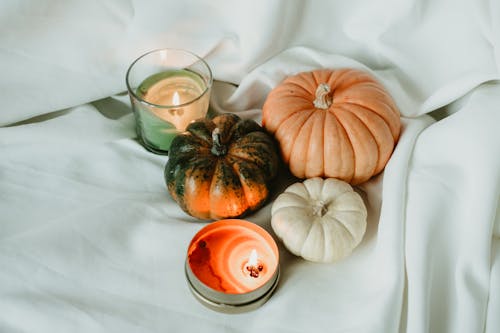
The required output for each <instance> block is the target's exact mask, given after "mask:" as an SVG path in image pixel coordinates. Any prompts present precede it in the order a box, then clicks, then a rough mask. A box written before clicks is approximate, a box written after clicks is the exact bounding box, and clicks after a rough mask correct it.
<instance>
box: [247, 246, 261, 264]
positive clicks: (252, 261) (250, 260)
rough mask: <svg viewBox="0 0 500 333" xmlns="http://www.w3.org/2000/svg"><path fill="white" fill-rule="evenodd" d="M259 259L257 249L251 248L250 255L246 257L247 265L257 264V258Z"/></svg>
mask: <svg viewBox="0 0 500 333" xmlns="http://www.w3.org/2000/svg"><path fill="white" fill-rule="evenodd" d="M258 259H259V257H258V255H257V250H256V249H253V250H252V252H250V257H249V258H248V262H247V266H257V260H258Z"/></svg>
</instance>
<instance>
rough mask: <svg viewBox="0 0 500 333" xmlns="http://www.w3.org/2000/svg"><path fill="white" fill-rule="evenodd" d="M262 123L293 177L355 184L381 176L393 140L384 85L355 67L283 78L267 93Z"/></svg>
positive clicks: (393, 109)
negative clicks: (277, 143)
mask: <svg viewBox="0 0 500 333" xmlns="http://www.w3.org/2000/svg"><path fill="white" fill-rule="evenodd" d="M262 125H263V126H264V127H265V128H266V129H267V130H268V131H269V132H270V133H272V134H273V135H274V136H275V137H276V139H277V141H278V142H279V145H280V150H281V155H282V158H283V160H284V161H285V163H287V164H288V165H289V168H290V171H291V172H292V174H294V175H295V176H297V177H299V178H312V177H325V178H330V177H333V178H338V179H341V180H344V181H346V182H349V183H351V184H359V183H362V182H364V181H366V180H368V179H369V178H370V177H372V176H373V175H376V174H378V173H379V172H381V171H382V170H383V169H384V167H385V165H386V163H387V161H388V160H389V157H390V156H391V154H392V151H393V149H394V146H395V144H396V142H397V140H398V137H399V133H400V128H401V123H400V115H399V111H398V108H397V106H396V104H395V102H394V101H393V99H392V98H391V96H390V95H389V93H388V92H387V91H386V90H385V89H384V87H383V86H382V85H381V84H380V83H379V82H378V81H377V80H376V79H375V78H374V77H373V76H371V75H370V74H368V73H367V72H365V71H361V70H357V69H338V70H330V69H320V70H315V71H311V72H303V73H299V74H297V75H294V76H290V77H288V78H287V79H285V80H284V81H283V82H282V83H281V84H279V85H278V86H276V87H275V88H274V89H273V90H272V91H271V92H270V93H269V95H268V97H267V99H266V101H265V103H264V106H263V109H262Z"/></svg>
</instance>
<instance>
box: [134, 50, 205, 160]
mask: <svg viewBox="0 0 500 333" xmlns="http://www.w3.org/2000/svg"><path fill="white" fill-rule="evenodd" d="M126 83H127V89H128V92H129V95H130V101H131V105H132V108H133V110H134V114H135V117H136V125H137V126H136V131H137V134H138V137H139V139H140V141H141V142H142V144H143V145H144V146H145V147H146V148H147V149H148V150H150V151H152V152H155V153H158V154H167V153H168V150H169V148H170V145H171V143H172V140H173V138H174V137H175V136H176V135H178V134H179V133H181V132H183V131H185V129H186V127H187V126H188V125H189V124H190V123H191V122H192V121H194V120H197V119H199V118H203V117H205V116H206V114H207V112H208V106H209V99H210V90H211V85H212V72H211V70H210V67H209V66H208V64H207V63H206V62H205V61H204V60H203V59H201V58H199V57H198V56H196V55H195V54H192V53H190V52H188V51H185V50H176V49H162V50H155V51H151V52H148V53H146V54H144V55H142V56H141V57H139V58H138V59H136V60H135V61H134V62H133V63H132V65H131V66H130V68H129V70H128V71H127V75H126Z"/></svg>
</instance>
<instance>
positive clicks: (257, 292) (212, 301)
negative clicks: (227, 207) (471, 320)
mask: <svg viewBox="0 0 500 333" xmlns="http://www.w3.org/2000/svg"><path fill="white" fill-rule="evenodd" d="M278 263H279V253H278V247H277V246H276V243H275V242H274V240H273V238H272V237H271V235H269V233H268V232H267V231H265V230H264V229H263V228H261V227H259V226H258V225H256V224H254V223H251V222H248V221H244V220H236V219H231V220H221V221H217V222H214V223H211V224H209V225H207V226H206V227H204V228H203V229H202V230H200V231H199V232H198V233H197V234H196V235H195V236H194V238H193V239H192V241H191V243H190V245H189V248H188V253H187V259H186V274H187V277H188V281H189V282H190V287H191V290H192V291H193V293H194V294H195V296H197V298H198V299H199V300H200V301H202V303H204V304H205V305H209V306H210V305H212V306H210V307H212V308H214V309H215V310H219V311H224V312H241V311H244V310H247V309H248V308H249V306H250V308H255V307H257V306H259V305H260V304H262V303H263V302H264V301H266V300H267V298H268V297H269V296H270V293H272V291H273V290H274V288H275V287H276V285H277V281H278V276H279V265H278ZM265 296H267V297H265ZM254 302H255V303H254ZM243 304H244V307H243Z"/></svg>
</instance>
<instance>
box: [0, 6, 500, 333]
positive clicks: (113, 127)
mask: <svg viewBox="0 0 500 333" xmlns="http://www.w3.org/2000/svg"><path fill="white" fill-rule="evenodd" d="M162 47H176V48H186V49H189V50H191V51H193V52H195V53H198V54H200V55H202V56H204V57H205V58H206V60H207V61H208V63H209V64H210V66H211V67H212V70H213V73H214V77H215V79H216V80H217V82H216V83H215V86H214V89H213V94H212V99H211V104H212V108H213V109H215V110H218V111H230V112H235V113H238V114H239V115H241V116H242V117H248V118H253V119H255V120H257V121H260V120H261V114H260V111H261V110H260V108H261V106H262V103H263V102H264V100H265V98H266V96H267V93H268V92H269V91H270V89H272V88H273V87H274V86H275V85H276V84H278V83H279V82H280V81H281V80H282V79H283V78H284V77H286V76H287V75H290V74H294V73H297V72H300V71H305V70H312V69H317V68H337V67H356V68H362V69H365V70H368V71H370V72H372V73H373V74H374V75H376V76H377V77H378V78H379V79H380V80H381V82H382V83H383V84H384V85H385V86H386V87H387V89H388V90H389V91H390V93H391V94H392V95H393V97H394V98H395V100H396V102H397V104H398V106H399V107H400V110H401V113H402V123H403V131H402V134H401V137H400V140H399V142H398V145H397V147H396V150H395V152H394V154H393V156H392V158H391V160H390V161H389V164H388V165H387V167H386V169H385V172H384V173H383V174H381V175H379V176H377V177H375V178H374V179H372V180H370V181H369V182H367V183H365V184H362V185H361V186H359V188H358V190H359V191H360V192H361V193H362V194H363V199H364V200H365V203H366V204H367V207H368V213H369V219H368V230H367V233H366V235H365V237H364V239H363V241H362V243H361V244H360V246H359V247H358V248H356V250H355V251H354V253H353V254H352V255H351V256H350V257H348V258H347V259H345V260H343V261H341V262H338V263H335V264H314V263H310V262H307V261H305V260H303V259H300V258H297V257H295V256H293V255H291V254H290V253H289V252H288V251H287V250H286V249H285V248H284V247H283V246H282V245H281V244H280V243H279V247H280V255H281V259H280V264H281V270H282V276H281V280H280V284H279V287H278V289H277V290H276V292H275V294H274V295H273V296H272V298H271V299H270V300H269V301H268V302H267V303H266V304H264V305H263V306H262V307H261V308H259V309H257V310H255V311H252V312H248V313H245V314H239V315H227V314H221V313H217V312H213V311H211V310H208V309H206V308H205V307H203V306H202V305H200V304H199V303H198V302H197V301H196V300H195V298H194V297H193V296H192V295H191V294H190V292H189V290H188V287H187V285H186V282H185V278H184V270H183V265H184V259H185V252H186V248H187V245H188V243H189V241H190V240H191V238H192V237H193V235H194V234H195V233H196V232H197V231H198V230H199V229H201V228H202V227H203V226H204V225H206V224H205V223H203V222H199V221H196V220H194V219H193V218H191V217H189V216H187V215H186V214H185V213H184V212H183V211H182V210H181V209H180V208H179V207H178V206H177V205H176V204H175V203H174V202H173V201H172V199H171V198H170V197H169V195H168V193H167V191H166V189H165V185H164V180H163V168H164V166H165V163H166V162H167V160H168V157H166V156H158V155H154V154H152V153H149V152H148V151H146V150H145V149H144V148H143V147H142V146H141V145H140V144H139V143H138V141H137V139H136V134H135V132H134V126H135V123H134V118H133V115H132V113H131V110H130V106H129V102H128V97H127V96H126V94H124V93H123V92H124V91H125V81H124V77H125V72H126V69H127V67H128V65H129V64H130V63H131V62H132V61H133V60H134V59H135V58H136V57H137V56H139V55H140V54H142V53H144V52H146V51H148V50H151V49H155V48H162ZM499 68H500V5H499V3H498V1H495V0H491V1H487V0H483V1H472V0H471V1H465V0H464V1H457V0H436V1H423V0H422V1H417V0H414V1H411V0H376V1H373V0H372V1H368V0H352V1H328V2H327V1H284V0H282V1H263V0H262V1H245V2H243V1H242V2H239V1H229V0H219V1H202V0H198V1H159V0H158V1H118V0H115V1H112V0H109V1H102V2H99V1H70V2H67V1H55V0H42V1H34V0H27V1H11V0H7V1H2V2H1V3H0V73H1V75H0V97H1V101H2V108H1V111H0V125H2V126H3V127H1V128H0V332H200V331H204V332H257V331H260V332H408V333H416V332H440V333H441V332H443V333H446V332H450V333H451V332H453V333H455V332H487V333H494V332H499V331H500V320H499V318H500V316H499V314H500V217H499V215H500V210H499V197H500V81H499V79H500V74H499V73H500V72H499ZM431 116H432V117H431ZM292 181H293V179H292V178H291V177H289V176H286V175H281V176H280V177H279V178H278V179H277V180H276V182H275V184H274V193H273V196H275V195H277V194H278V193H280V192H281V191H282V190H283V189H284V188H285V186H286V185H288V184H290V183H291V182H292ZM271 205H272V198H271V200H270V201H269V202H268V203H267V205H266V206H265V207H263V208H262V209H260V210H259V211H258V212H256V213H254V214H252V215H250V216H248V217H247V219H248V220H250V221H252V222H255V223H257V224H259V225H261V226H263V227H264V228H266V229H267V230H269V231H270V232H272V230H271V228H270V214H271V213H270V207H271Z"/></svg>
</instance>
